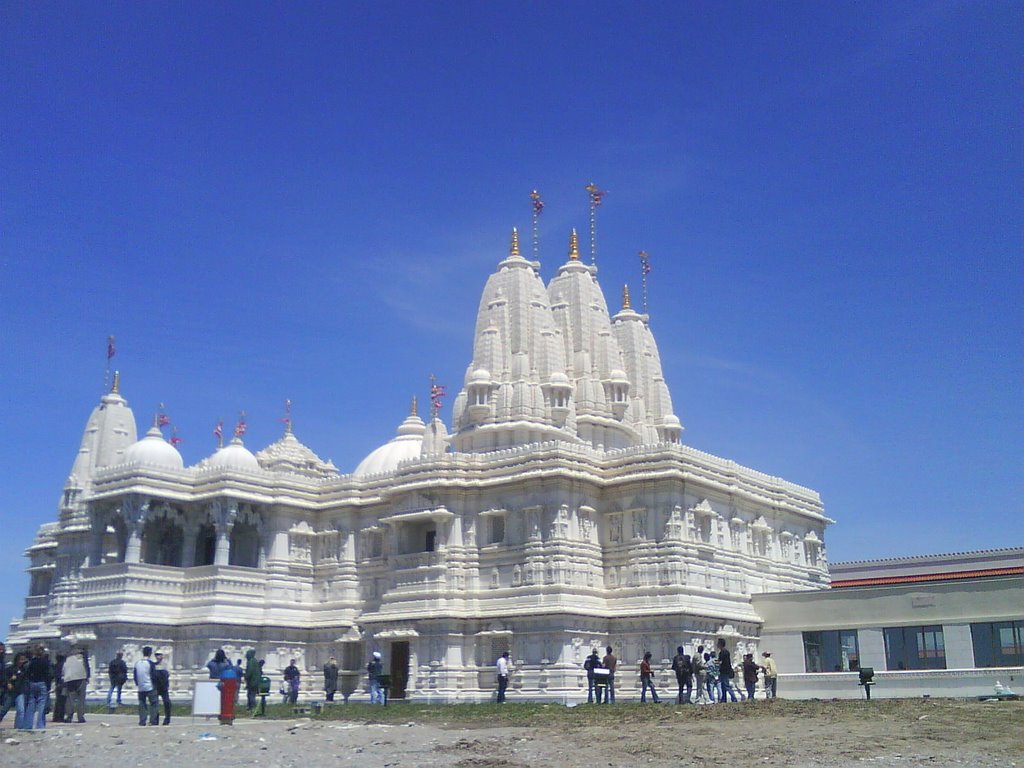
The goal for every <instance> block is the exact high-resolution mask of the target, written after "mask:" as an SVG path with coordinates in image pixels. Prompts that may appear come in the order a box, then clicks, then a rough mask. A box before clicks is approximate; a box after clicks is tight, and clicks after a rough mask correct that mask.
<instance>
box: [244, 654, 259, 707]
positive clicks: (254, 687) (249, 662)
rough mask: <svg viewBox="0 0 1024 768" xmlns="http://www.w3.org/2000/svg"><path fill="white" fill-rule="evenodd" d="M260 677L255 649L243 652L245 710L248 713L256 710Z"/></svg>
mask: <svg viewBox="0 0 1024 768" xmlns="http://www.w3.org/2000/svg"><path fill="white" fill-rule="evenodd" d="M261 677H263V668H262V667H261V666H260V663H259V662H258V661H256V649H255V648H250V649H249V650H248V651H246V652H245V708H246V709H247V710H249V711H250V712H252V711H253V710H254V709H256V697H257V696H259V693H260V678H261Z"/></svg>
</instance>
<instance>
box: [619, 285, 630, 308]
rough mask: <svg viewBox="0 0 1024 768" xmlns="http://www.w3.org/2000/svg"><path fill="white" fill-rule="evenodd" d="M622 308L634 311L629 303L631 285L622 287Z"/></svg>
mask: <svg viewBox="0 0 1024 768" xmlns="http://www.w3.org/2000/svg"><path fill="white" fill-rule="evenodd" d="M622 308H623V309H632V308H633V307H632V305H631V304H630V303H629V284H628V283H627V284H626V285H624V286H622Z"/></svg>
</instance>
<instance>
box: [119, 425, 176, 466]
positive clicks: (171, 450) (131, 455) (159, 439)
mask: <svg viewBox="0 0 1024 768" xmlns="http://www.w3.org/2000/svg"><path fill="white" fill-rule="evenodd" d="M124 460H125V461H126V462H127V463H129V464H136V463H137V464H146V465H148V466H151V467H161V468H163V469H183V468H184V466H185V462H183V461H182V460H181V454H180V453H178V449H177V448H175V447H174V446H173V445H171V444H170V443H168V442H167V441H166V440H164V436H163V433H161V432H160V429H159V427H156V426H154V427H152V428H151V429H150V430H149V432H147V433H146V436H145V437H144V438H142V439H141V440H139V441H138V442H137V443H132V444H131V445H129V446H128V449H127V450H126V451H125V452H124Z"/></svg>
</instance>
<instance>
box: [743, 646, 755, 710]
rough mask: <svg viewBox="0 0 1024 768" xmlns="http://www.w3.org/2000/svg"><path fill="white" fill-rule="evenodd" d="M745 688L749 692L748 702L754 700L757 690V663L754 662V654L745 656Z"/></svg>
mask: <svg viewBox="0 0 1024 768" xmlns="http://www.w3.org/2000/svg"><path fill="white" fill-rule="evenodd" d="M741 667H742V669H743V687H744V688H745V689H746V691H747V701H753V700H754V690H755V689H756V688H757V662H756V661H754V654H752V653H745V654H743V664H742V665H741Z"/></svg>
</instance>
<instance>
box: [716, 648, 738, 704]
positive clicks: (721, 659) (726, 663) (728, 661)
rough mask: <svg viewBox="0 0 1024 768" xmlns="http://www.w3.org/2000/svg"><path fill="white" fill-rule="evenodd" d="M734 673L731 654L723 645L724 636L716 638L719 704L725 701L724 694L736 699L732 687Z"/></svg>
mask: <svg viewBox="0 0 1024 768" xmlns="http://www.w3.org/2000/svg"><path fill="white" fill-rule="evenodd" d="M735 674H736V672H735V670H733V668H732V654H731V653H729V649H728V648H726V647H725V638H724V637H720V638H718V684H719V686H720V688H721V692H720V693H719V696H718V701H719V703H720V704H724V703H725V696H726V694H728V695H729V696H731V697H732V700H733V701H734V702H735V701H736V691H734V690H733V689H732V678H733V676H734V675H735Z"/></svg>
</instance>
